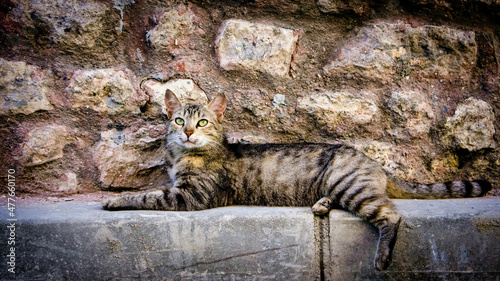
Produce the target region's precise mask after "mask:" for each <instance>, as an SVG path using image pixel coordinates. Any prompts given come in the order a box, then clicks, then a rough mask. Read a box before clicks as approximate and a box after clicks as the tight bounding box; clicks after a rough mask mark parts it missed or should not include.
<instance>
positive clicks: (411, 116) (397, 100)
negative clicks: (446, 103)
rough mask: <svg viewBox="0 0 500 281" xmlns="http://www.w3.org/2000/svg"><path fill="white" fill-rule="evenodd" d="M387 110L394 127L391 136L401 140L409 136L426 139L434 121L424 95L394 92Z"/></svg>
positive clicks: (429, 105) (432, 113)
mask: <svg viewBox="0 0 500 281" xmlns="http://www.w3.org/2000/svg"><path fill="white" fill-rule="evenodd" d="M387 108H388V109H390V113H391V115H392V117H393V123H394V124H395V125H396V127H395V129H394V130H393V131H392V132H391V133H392V135H394V136H396V137H398V138H401V137H403V138H404V137H405V136H406V135H409V136H411V137H414V138H426V137H428V134H429V132H430V129H431V127H432V124H433V122H434V119H435V115H434V112H433V111H432V106H431V104H430V103H429V101H428V98H427V97H426V96H425V95H422V94H421V93H418V92H412V91H410V92H404V91H403V92H394V93H392V95H391V97H390V98H389V99H388V101H387Z"/></svg>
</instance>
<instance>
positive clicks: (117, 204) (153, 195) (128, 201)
mask: <svg viewBox="0 0 500 281" xmlns="http://www.w3.org/2000/svg"><path fill="white" fill-rule="evenodd" d="M165 192H166V191H164V190H155V191H150V192H141V193H127V194H122V195H120V196H119V197H116V198H107V199H104V200H103V201H102V207H103V208H104V209H105V210H109V211H116V210H165V209H167V207H168V205H170V204H168V203H167V202H166V200H165Z"/></svg>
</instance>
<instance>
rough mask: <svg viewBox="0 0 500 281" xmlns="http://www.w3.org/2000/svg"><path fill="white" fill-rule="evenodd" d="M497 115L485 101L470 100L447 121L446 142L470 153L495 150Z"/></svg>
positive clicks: (458, 108) (460, 106) (459, 107)
mask: <svg viewBox="0 0 500 281" xmlns="http://www.w3.org/2000/svg"><path fill="white" fill-rule="evenodd" d="M494 122H495V114H494V113H493V109H492V107H491V106H490V105H489V104H488V103H487V102H485V101H483V100H479V99H476V98H473V97H471V98H468V99H467V100H465V101H464V102H463V103H462V104H460V105H459V106H458V107H457V110H456V111H455V114H454V115H453V116H452V117H448V118H447V119H446V124H445V130H446V132H445V136H444V140H445V142H446V143H447V144H449V145H456V146H459V147H461V148H465V149H467V150H470V151H476V150H481V149H483V148H495V146H496V145H495V141H494V139H493V136H494V135H495V125H494Z"/></svg>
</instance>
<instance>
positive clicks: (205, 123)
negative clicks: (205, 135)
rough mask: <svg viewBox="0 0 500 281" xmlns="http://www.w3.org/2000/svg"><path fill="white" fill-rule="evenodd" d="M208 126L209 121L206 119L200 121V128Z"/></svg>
mask: <svg viewBox="0 0 500 281" xmlns="http://www.w3.org/2000/svg"><path fill="white" fill-rule="evenodd" d="M207 124H208V121H207V120H206V119H201V120H200V121H198V126H199V127H205V126H206V125H207Z"/></svg>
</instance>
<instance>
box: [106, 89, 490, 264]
mask: <svg viewBox="0 0 500 281" xmlns="http://www.w3.org/2000/svg"><path fill="white" fill-rule="evenodd" d="M165 102H166V105H167V113H168V117H169V118H170V120H171V123H170V129H169V133H168V137H167V142H168V148H169V150H170V152H171V153H172V155H173V159H174V164H173V167H172V169H171V171H170V178H171V184H169V185H168V187H165V189H164V190H159V191H153V192H147V193H139V194H124V195H123V196H121V197H118V198H113V199H107V200H105V201H104V202H103V207H104V208H105V209H107V210H120V209H149V210H183V211H184V210H185V211H191V210H202V209H207V208H214V207H221V206H227V205H265V206H313V207H312V209H313V212H314V213H315V214H317V215H325V214H327V213H328V212H329V211H330V210H331V209H332V208H333V207H334V206H339V207H341V208H343V209H345V210H348V211H350V212H352V213H354V214H356V215H357V216H359V217H361V218H364V219H365V220H367V221H368V222H370V223H372V224H373V225H375V226H376V227H378V229H379V233H380V239H379V242H378V249H377V252H376V256H375V261H374V262H375V268H376V269H378V270H383V269H386V268H387V267H388V266H389V264H390V262H391V256H392V249H393V247H394V243H395V241H396V235H397V230H398V227H399V223H400V221H401V217H400V215H399V214H398V213H397V211H396V209H395V207H394V205H393V203H392V202H391V200H390V199H389V198H452V197H474V196H481V195H484V194H485V193H486V192H487V191H488V190H489V189H490V188H491V186H490V185H489V183H487V182H484V181H472V182H468V181H457V182H450V183H442V184H431V185H421V184H411V183H407V182H404V181H400V180H397V179H395V178H393V177H391V176H390V175H387V174H386V172H385V171H384V170H383V169H382V167H381V166H380V165H379V164H377V163H376V162H375V161H373V160H371V159H370V158H368V157H366V156H365V155H364V154H363V153H361V152H359V151H357V150H355V149H353V148H351V147H349V146H346V145H343V144H336V145H332V144H261V145H250V144H228V143H226V142H225V137H224V135H223V132H222V126H221V121H222V116H223V113H224V110H225V107H226V101H225V98H224V96H216V97H215V98H214V99H213V100H212V101H211V102H210V104H209V105H208V106H199V105H186V106H181V104H180V102H179V101H178V100H177V98H176V97H175V95H173V93H171V92H169V91H167V94H166V97H165ZM178 118H180V119H182V121H180V120H179V119H178ZM200 120H207V121H208V122H207V124H206V125H205V126H202V125H204V122H201V123H200Z"/></svg>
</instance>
